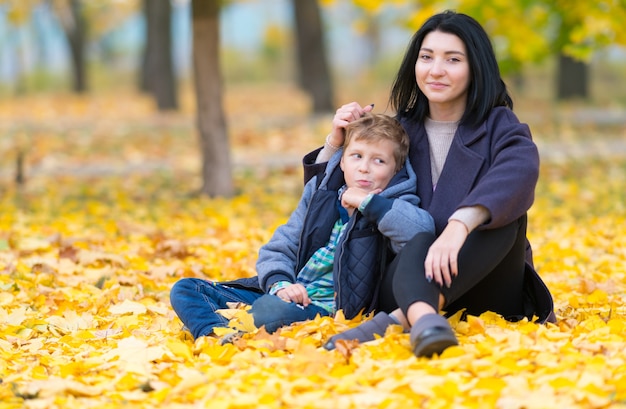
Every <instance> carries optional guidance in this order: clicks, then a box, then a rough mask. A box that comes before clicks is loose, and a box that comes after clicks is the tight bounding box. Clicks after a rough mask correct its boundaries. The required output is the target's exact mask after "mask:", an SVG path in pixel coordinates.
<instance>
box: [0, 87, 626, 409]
mask: <svg viewBox="0 0 626 409" xmlns="http://www.w3.org/2000/svg"><path fill="white" fill-rule="evenodd" d="M265 91H267V92H265ZM261 94H262V95H263V97H259V99H258V100H257V99H254V98H255V97H254V96H253V95H252V93H251V92H249V91H248V92H242V93H241V94H238V95H236V96H232V95H230V96H229V97H228V98H227V111H228V115H229V124H231V128H230V130H231V134H232V141H231V142H232V145H233V157H234V159H235V160H234V162H235V164H236V165H235V175H236V185H237V189H238V194H237V195H236V197H234V198H232V199H221V198H218V199H208V198H203V197H197V196H194V195H191V194H190V193H192V192H193V191H194V189H196V188H197V187H198V186H199V183H200V181H199V179H198V178H199V172H198V168H199V159H200V158H199V157H198V151H197V145H196V143H197V141H196V135H195V132H194V122H193V115H192V114H191V113H190V112H191V110H189V109H185V108H183V111H182V112H181V113H177V114H168V115H167V116H162V115H161V116H157V115H156V114H154V111H153V109H152V107H151V106H150V104H149V102H148V101H146V100H143V99H142V98H139V97H137V96H135V95H119V94H116V95H111V96H108V97H100V98H87V97H83V98H78V97H70V96H62V97H58V96H57V97H54V98H53V97H30V98H25V99H22V100H11V101H0V122H1V123H3V124H4V125H3V128H2V132H3V139H2V145H1V146H0V149H1V150H2V158H3V161H2V167H1V169H0V171H1V172H0V175H1V176H2V182H1V185H0V193H1V194H0V381H1V384H0V409H3V408H33V409H35V408H64V409H65V408H118V407H133V408H204V407H206V408H225V409H226V408H413V407H424V408H461V407H463V408H466V407H476V408H492V407H493V408H503V409H509V408H511V409H513V408H609V407H611V408H618V407H626V353H625V345H626V277H625V272H626V231H625V230H624V226H625V225H626V223H625V222H626V220H625V215H626V208H625V205H624V203H626V200H624V199H625V197H624V193H623V190H624V189H623V186H624V185H625V184H626V183H625V182H626V180H625V179H626V176H625V175H626V157H623V156H620V155H619V154H617V155H613V156H607V155H606V154H603V155H602V156H600V157H595V156H594V152H593V149H588V151H587V150H586V152H585V153H586V154H587V156H585V158H584V159H571V158H570V159H568V158H563V157H561V156H558V155H556V154H555V153H556V152H555V151H554V150H555V148H554V147H556V146H561V147H562V146H570V148H571V146H576V144H577V143H580V144H583V145H584V144H586V143H588V142H589V140H590V139H592V138H594V137H595V138H596V139H595V141H596V142H598V143H605V144H608V145H606V146H612V145H611V144H616V146H621V145H619V144H620V142H619V137H616V136H619V135H623V131H624V129H623V128H619V127H618V129H615V128H611V129H609V130H608V131H607V130H602V131H601V132H600V131H598V130H597V129H595V128H594V127H593V126H586V127H580V126H561V127H560V128H559V129H558V133H554V132H553V131H554V129H553V128H551V127H550V126H551V125H550V124H545V123H536V124H533V123H531V126H532V127H533V131H534V134H535V135H536V138H537V140H538V143H539V145H540V147H541V148H542V157H543V163H542V169H541V171H542V174H541V180H540V184H539V186H538V189H537V198H536V203H535V205H534V207H533V208H532V210H531V214H530V226H529V236H530V239H531V241H532V242H533V244H534V248H535V260H536V265H537V268H538V270H539V272H540V274H541V275H542V276H543V277H544V279H545V281H546V282H547V284H548V286H549V287H550V289H551V290H552V292H553V294H554V297H555V307H556V313H557V317H558V322H557V324H555V325H552V324H548V325H538V324H535V323H532V322H528V321H523V322H518V323H509V322H506V321H504V320H503V319H502V318H500V317H499V316H497V315H495V314H492V313H486V314H483V315H482V316H480V317H473V316H470V317H469V319H468V320H467V321H459V319H458V317H453V318H452V319H451V323H452V326H453V328H454V329H455V331H456V334H457V335H458V338H459V341H460V345H459V346H458V347H453V348H450V349H449V350H447V351H446V352H445V353H444V354H443V355H442V356H440V357H435V358H433V359H424V358H420V359H418V358H415V357H414V356H413V355H412V354H411V352H410V350H409V346H408V345H409V344H408V335H406V334H404V333H402V332H401V330H400V329H399V328H392V329H390V330H389V331H388V333H387V335H386V336H385V337H384V338H382V339H379V340H377V341H374V342H373V343H371V344H366V345H355V344H354V343H343V344H341V345H340V346H339V348H338V349H337V350H336V351H332V352H328V351H326V350H324V349H323V348H321V345H322V343H323V342H324V340H325V339H327V338H328V337H329V336H330V335H332V334H335V333H336V332H338V331H342V330H344V329H346V328H348V327H351V326H354V325H356V324H357V323H358V322H360V320H362V319H365V318H366V317H357V318H356V319H354V320H351V321H348V320H345V319H343V318H342V316H341V314H340V315H339V316H338V317H337V318H335V319H330V318H322V319H317V320H315V321H311V322H306V323H300V324H296V325H293V326H291V327H287V328H284V329H283V330H281V331H280V332H279V333H277V334H274V335H268V334H267V333H266V332H265V331H264V330H263V329H258V330H257V329H255V328H254V327H253V325H252V323H251V321H250V320H249V317H248V316H247V314H246V313H245V310H244V309H240V308H236V307H237V306H233V308H232V309H230V310H226V311H224V312H223V313H224V314H227V316H229V317H230V318H232V321H231V323H232V328H233V329H231V330H225V331H224V333H226V332H229V331H234V330H235V329H245V330H250V331H251V332H249V333H248V334H246V335H244V336H243V337H241V338H239V339H235V341H234V342H233V343H232V344H226V345H220V343H219V342H218V340H216V339H214V338H201V339H199V340H197V341H195V342H194V341H193V340H191V339H190V338H189V337H188V336H187V335H186V333H185V332H184V331H181V323H180V321H178V319H177V318H176V316H175V314H174V313H173V311H172V309H171V307H170V305H169V298H168V295H169V289H170V288H171V286H172V284H173V283H174V282H175V281H176V280H178V279H179V278H181V277H204V278H208V279H216V280H221V279H230V278H235V277H240V276H246V275H252V274H254V262H255V259H256V253H257V250H258V248H259V246H260V245H261V244H262V243H263V242H265V241H266V240H267V239H268V238H269V237H270V235H271V233H272V231H273V229H274V228H275V227H276V226H277V225H279V224H280V223H282V222H284V221H285V220H286V218H287V216H288V214H289V212H290V211H291V210H292V209H293V207H294V206H295V204H296V202H297V199H298V197H299V193H300V189H301V186H302V180H301V179H302V178H301V169H300V164H299V161H300V157H301V155H302V154H303V153H305V152H307V151H308V150H309V149H311V148H314V147H316V146H317V144H318V143H319V142H321V141H322V140H323V137H324V135H325V132H326V131H327V125H328V118H319V119H311V118H308V117H307V115H306V108H307V107H306V103H305V102H303V100H302V98H301V97H300V96H298V94H297V93H295V92H294V91H293V90H282V91H281V90H276V89H272V90H271V92H270V91H269V90H264V91H262V92H261ZM268 99H270V102H271V103H264V102H267V101H268ZM377 105H378V104H377ZM381 105H384V101H382V104H381ZM250 106H254V107H255V109H254V110H250V109H245V108H249V107H250ZM544 113H545V112H544ZM520 116H521V117H522V119H523V120H524V119H525V118H524V113H523V111H522V113H520ZM529 117H531V118H532V115H529ZM318 121H319V122H318ZM600 137H602V138H604V139H599V138H600ZM584 146H590V145H584ZM594 146H595V145H594ZM602 146H605V145H602ZM17 151H22V152H24V157H25V171H26V172H25V176H26V178H25V184H24V185H23V186H21V187H20V188H18V187H16V186H15V185H14V183H13V179H12V175H13V172H14V163H15V160H14V158H15V153H16V152H17ZM608 152H609V153H615V152H617V153H618V150H617V149H608Z"/></svg>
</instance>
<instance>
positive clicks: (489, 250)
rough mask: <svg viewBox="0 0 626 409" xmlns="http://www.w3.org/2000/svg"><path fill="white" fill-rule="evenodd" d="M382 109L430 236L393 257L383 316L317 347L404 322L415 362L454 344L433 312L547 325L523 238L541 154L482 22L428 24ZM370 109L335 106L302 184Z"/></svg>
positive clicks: (543, 293) (545, 294) (443, 19)
mask: <svg viewBox="0 0 626 409" xmlns="http://www.w3.org/2000/svg"><path fill="white" fill-rule="evenodd" d="M390 104H391V106H392V108H393V109H394V110H395V111H396V113H397V118H398V120H399V121H400V122H401V123H402V125H403V126H404V128H405V129H406V130H407V133H408V134H409V137H410V139H411V144H410V152H409V157H410V161H411V163H412V166H413V168H414V170H415V173H416V174H417V179H418V180H417V194H418V196H420V197H421V199H422V204H421V205H422V207H423V208H424V209H426V210H428V212H429V213H430V214H431V215H432V216H433V218H434V220H435V228H436V232H435V236H433V235H431V234H428V233H420V234H418V235H416V236H415V237H414V238H413V239H412V240H410V241H409V242H408V243H407V244H406V246H405V247H404V248H403V250H402V251H401V252H400V253H399V254H398V256H397V257H396V258H395V259H394V261H393V262H392V264H391V265H390V267H389V268H388V270H387V273H386V275H385V277H384V278H383V284H382V289H381V293H380V296H379V297H380V301H379V306H380V310H381V312H379V313H377V314H376V315H375V316H374V317H373V319H371V320H369V321H366V322H364V323H362V324H361V325H360V326H358V327H356V328H353V329H351V330H349V331H346V332H344V333H342V334H338V335H335V336H334V337H332V338H331V339H330V340H329V341H328V342H327V344H326V345H325V347H326V348H327V349H333V348H334V346H335V343H336V342H337V341H338V340H340V339H357V340H359V341H361V342H365V341H369V340H373V339H374V334H379V335H384V332H385V329H386V328H387V327H388V326H389V325H392V324H402V325H403V326H404V327H405V329H407V330H409V329H410V341H411V346H412V348H413V352H414V353H415V355H416V356H432V355H433V354H441V353H442V352H443V351H444V350H445V349H446V348H447V347H449V346H452V345H456V344H457V340H456V337H455V335H454V332H453V331H452V329H451V327H450V325H449V324H448V322H447V320H446V319H445V317H444V316H442V315H440V314H439V311H441V310H443V311H446V313H447V314H453V313H455V312H457V311H459V310H461V309H465V311H466V313H468V314H473V315H478V314H481V313H483V312H485V311H494V312H496V313H499V314H501V315H502V316H503V317H504V318H506V319H508V320H519V319H521V318H523V317H528V318H529V319H533V318H537V319H538V320H539V321H540V322H545V321H553V320H554V314H553V302H552V296H551V295H550V292H549V291H548V289H547V288H546V286H545V285H544V283H543V282H542V280H541V279H540V277H539V276H538V275H537V273H536V272H535V270H534V268H533V261H532V251H531V247H530V244H529V243H528V240H527V238H526V224H527V220H526V213H527V211H528V209H529V208H530V206H531V204H532V202H533V200H534V190H535V185H536V183H537V179H538V175H539V156H538V152H537V147H536V145H535V144H534V142H533V141H532V137H531V134H530V130H529V128H528V126H527V125H525V124H522V123H520V122H519V120H518V119H517V117H516V116H515V115H514V114H513V112H512V107H513V103H512V100H511V97H510V96H509V94H508V92H507V89H506V86H505V84H504V82H503V81H502V79H501V77H500V73H499V68H498V64H497V61H496V58H495V54H494V51H493V48H492V45H491V42H490V40H489V37H488V36H487V34H486V32H485V31H484V29H483V28H482V27H481V26H480V24H479V23H478V22H476V21H475V20H474V19H473V18H471V17H469V16H467V15H464V14H459V13H455V12H452V11H446V12H444V13H441V14H437V15H434V16H432V17H431V18H430V19H428V20H427V21H426V22H425V23H424V25H423V26H422V27H421V28H420V29H419V30H418V31H417V32H416V33H415V34H414V36H413V38H412V40H411V42H410V44H409V47H408V50H407V52H406V55H405V57H404V60H403V62H402V63H401V66H400V69H399V71H398V74H397V77H396V79H395V82H394V84H393V87H392V91H391V95H390ZM371 109H372V106H370V105H368V106H366V107H361V106H360V105H359V104H358V103H356V102H353V103H350V104H347V105H344V106H342V107H341V108H339V109H338V110H337V112H336V115H335V117H334V118H333V128H332V132H331V133H330V134H329V135H328V137H327V138H326V144H325V146H324V148H322V149H321V151H320V150H318V151H315V152H312V153H310V154H308V155H307V156H306V157H305V160H304V163H305V178H309V177H312V176H313V175H315V174H316V173H318V172H319V171H320V169H321V168H323V165H324V164H323V162H325V161H326V160H327V159H328V156H329V154H330V153H331V151H332V149H331V147H332V146H338V145H341V143H342V141H343V128H344V127H345V126H346V125H347V124H348V123H350V122H351V121H353V120H355V119H356V118H358V117H360V116H361V115H363V113H364V112H368V111H370V110H371ZM385 311H387V312H390V311H393V312H392V313H391V314H387V313H386V312H385Z"/></svg>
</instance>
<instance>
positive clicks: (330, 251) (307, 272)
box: [270, 218, 347, 314]
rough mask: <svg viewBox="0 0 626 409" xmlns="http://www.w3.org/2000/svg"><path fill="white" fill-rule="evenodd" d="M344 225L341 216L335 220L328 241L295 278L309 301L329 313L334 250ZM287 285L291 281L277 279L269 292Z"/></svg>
mask: <svg viewBox="0 0 626 409" xmlns="http://www.w3.org/2000/svg"><path fill="white" fill-rule="evenodd" d="M346 226H347V223H344V222H343V221H342V219H341V218H340V219H339V220H337V222H335V225H334V226H333V230H332V232H331V233H330V238H329V240H328V243H326V245H325V246H324V247H321V248H319V249H318V250H317V251H316V252H315V253H313V255H312V256H311V258H310V259H309V260H308V261H307V262H306V264H305V265H304V267H302V270H300V273H299V274H298V278H297V282H298V283H299V284H302V285H303V286H304V287H305V288H306V290H307V294H308V295H309V298H310V299H311V303H313V304H315V305H317V306H318V307H321V308H323V309H325V310H326V311H328V312H329V313H331V314H334V313H335V286H334V283H333V264H334V259H335V250H336V248H337V242H338V241H339V237H341V234H342V233H343V231H344V230H345V228H346ZM289 285H291V283H290V282H288V281H279V282H277V283H276V284H274V285H273V286H272V288H271V289H270V294H272V295H275V294H276V293H277V292H278V290H281V289H283V288H285V287H288V286H289Z"/></svg>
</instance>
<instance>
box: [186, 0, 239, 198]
mask: <svg viewBox="0 0 626 409" xmlns="http://www.w3.org/2000/svg"><path fill="white" fill-rule="evenodd" d="M219 8H220V6H219V2H218V1H215V0H210V1H207V0H192V2H191V9H192V11H191V13H192V25H193V31H192V36H193V72H194V85H195V94H196V103H197V116H198V117H197V120H198V129H199V136H200V146H201V149H202V188H201V193H202V194H205V195H208V196H211V197H214V196H224V197H229V196H232V194H233V181H232V171H231V163H230V149H229V143H228V133H227V131H226V120H225V117H224V110H223V106H222V78H221V71H220V58H219V56H220V53H219V51H220V49H219V43H220V42H219Z"/></svg>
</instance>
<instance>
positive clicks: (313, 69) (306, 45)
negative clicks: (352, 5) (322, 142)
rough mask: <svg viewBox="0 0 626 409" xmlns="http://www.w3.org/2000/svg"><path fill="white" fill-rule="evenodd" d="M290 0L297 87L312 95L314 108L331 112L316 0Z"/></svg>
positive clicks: (329, 84) (329, 80) (331, 98)
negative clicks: (294, 27) (294, 41)
mask: <svg viewBox="0 0 626 409" xmlns="http://www.w3.org/2000/svg"><path fill="white" fill-rule="evenodd" d="M291 1H292V5H293V10H294V18H295V24H296V41H297V43H296V55H297V58H298V64H297V66H298V81H299V84H300V87H302V89H303V90H304V91H306V92H307V93H308V94H309V95H310V96H311V98H312V99H313V111H314V112H316V113H323V112H332V111H334V109H335V105H334V102H333V91H332V85H331V79H330V73H329V69H328V62H327V58H326V49H325V44H324V33H323V31H322V18H321V13H320V9H319V6H318V4H317V0H291Z"/></svg>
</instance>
